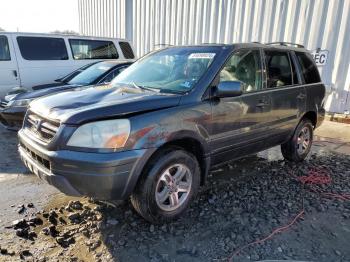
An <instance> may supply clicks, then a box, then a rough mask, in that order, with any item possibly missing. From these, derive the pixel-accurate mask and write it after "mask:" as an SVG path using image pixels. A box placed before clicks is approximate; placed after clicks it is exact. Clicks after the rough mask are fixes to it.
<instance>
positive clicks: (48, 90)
mask: <svg viewBox="0 0 350 262" xmlns="http://www.w3.org/2000/svg"><path fill="white" fill-rule="evenodd" d="M76 87H79V86H78V85H63V86H62V85H61V86H55V87H50V88H45V89H39V90H34V91H31V92H24V93H20V94H18V95H17V96H16V97H15V98H14V99H15V100H20V99H36V98H39V97H42V96H47V95H51V94H55V93H58V92H62V91H65V90H67V89H72V88H76Z"/></svg>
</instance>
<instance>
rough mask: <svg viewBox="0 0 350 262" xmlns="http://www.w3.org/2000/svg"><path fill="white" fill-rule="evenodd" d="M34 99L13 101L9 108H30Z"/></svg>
mask: <svg viewBox="0 0 350 262" xmlns="http://www.w3.org/2000/svg"><path fill="white" fill-rule="evenodd" d="M32 101H33V99H19V100H11V101H10V102H9V103H8V104H7V105H8V106H28V105H29V103H30V102H32Z"/></svg>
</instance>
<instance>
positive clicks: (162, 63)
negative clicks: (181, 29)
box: [112, 47, 216, 93]
mask: <svg viewBox="0 0 350 262" xmlns="http://www.w3.org/2000/svg"><path fill="white" fill-rule="evenodd" d="M215 55H216V52H215V51H213V49H209V48H207V47H205V48H204V47H191V48H190V47H187V48H186V47H184V48H170V49H165V50H162V51H159V52H156V53H153V54H150V55H148V56H145V57H144V58H142V59H140V60H138V61H137V62H135V63H134V64H133V65H131V66H130V67H129V68H128V69H126V70H125V71H123V72H122V73H121V74H120V75H118V76H117V77H116V78H115V79H114V80H113V81H112V86H113V87H118V86H123V85H130V86H135V87H140V88H142V87H144V88H150V89H153V90H156V91H159V92H174V93H183V92H187V91H189V90H190V89H192V88H193V86H194V85H195V84H196V83H197V82H198V80H199V79H200V78H201V77H202V76H203V75H204V73H205V72H206V70H207V69H208V67H209V66H210V64H211V63H212V61H213V59H214V57H215Z"/></svg>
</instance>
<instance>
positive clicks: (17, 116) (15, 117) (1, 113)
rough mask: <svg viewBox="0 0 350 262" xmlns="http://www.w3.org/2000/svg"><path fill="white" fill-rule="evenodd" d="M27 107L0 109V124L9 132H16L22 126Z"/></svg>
mask: <svg viewBox="0 0 350 262" xmlns="http://www.w3.org/2000/svg"><path fill="white" fill-rule="evenodd" d="M26 112H27V107H5V108H1V109H0V122H1V124H2V125H3V126H4V127H5V128H7V129H10V130H16V131H18V130H19V129H21V127H22V124H23V119H24V116H25V114H26Z"/></svg>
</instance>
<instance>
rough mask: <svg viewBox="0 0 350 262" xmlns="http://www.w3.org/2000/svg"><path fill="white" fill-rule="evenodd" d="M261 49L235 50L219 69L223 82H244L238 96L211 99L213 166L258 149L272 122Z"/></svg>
mask: <svg viewBox="0 0 350 262" xmlns="http://www.w3.org/2000/svg"><path fill="white" fill-rule="evenodd" d="M261 61H262V60H261V54H260V51H259V49H242V50H238V51H236V52H234V54H233V55H232V57H231V58H230V59H229V61H228V62H227V63H226V65H225V66H224V68H223V69H222V71H221V72H220V81H241V82H242V83H243V86H244V93H243V94H242V95H241V96H238V97H232V98H231V97H227V98H221V99H216V100H212V130H211V132H212V134H211V142H210V145H211V152H212V163H213V165H215V164H218V163H220V162H224V161H228V160H230V159H233V158H237V157H241V156H244V155H246V154H249V153H252V152H254V151H259V148H260V143H261V142H265V144H266V141H262V140H263V138H264V136H266V134H267V132H266V129H268V128H269V122H270V121H271V118H270V113H271V97H270V94H269V92H266V90H264V88H263V70H262V68H263V67H262V63H261Z"/></svg>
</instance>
